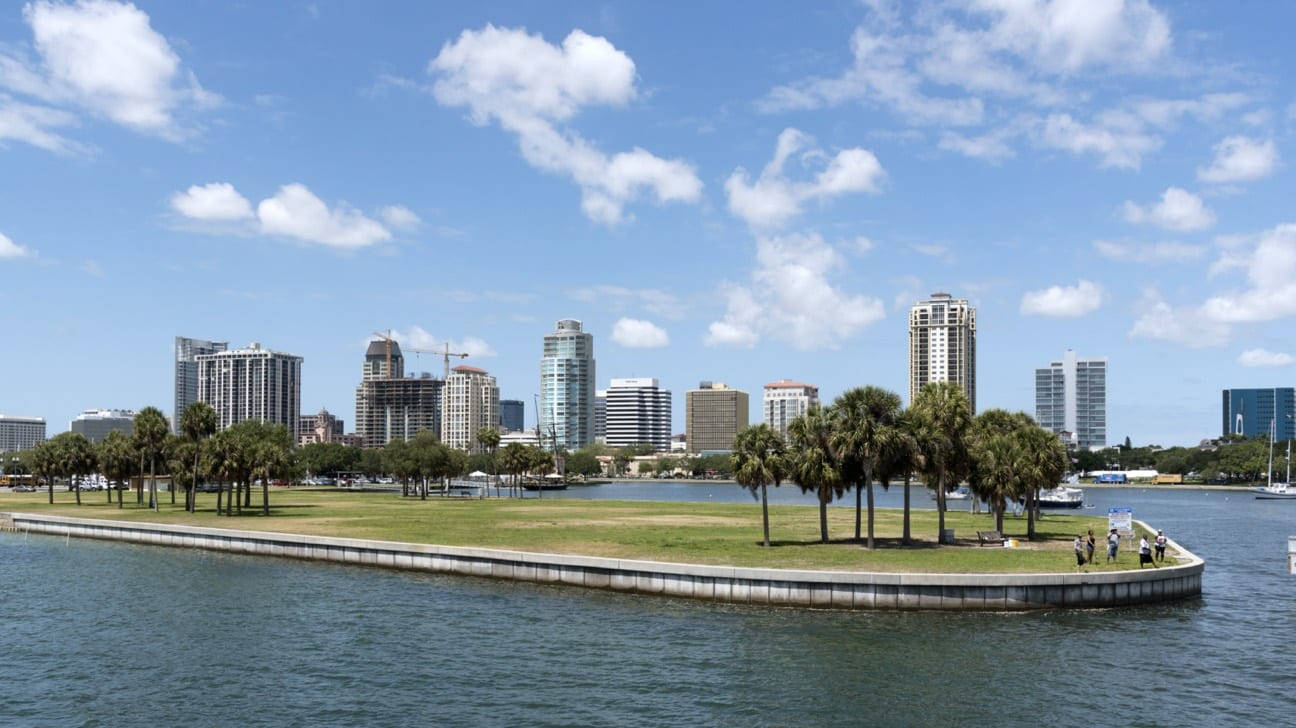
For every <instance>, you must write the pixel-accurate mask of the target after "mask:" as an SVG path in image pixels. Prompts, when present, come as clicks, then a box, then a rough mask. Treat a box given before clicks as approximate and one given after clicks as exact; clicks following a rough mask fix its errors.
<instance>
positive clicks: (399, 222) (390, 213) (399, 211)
mask: <svg viewBox="0 0 1296 728" xmlns="http://www.w3.org/2000/svg"><path fill="white" fill-rule="evenodd" d="M378 215H379V216H380V217H382V219H383V220H384V221H385V222H386V223H387V224H388V225H390V226H391V227H394V228H396V229H397V230H414V229H415V228H417V227H418V226H420V225H422V224H423V220H422V218H420V217H419V216H418V215H416V214H414V211H413V210H411V209H409V208H408V207H405V206H404V205H388V206H387V207H384V208H383V209H381V210H379V211H378Z"/></svg>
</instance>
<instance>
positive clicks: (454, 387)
mask: <svg viewBox="0 0 1296 728" xmlns="http://www.w3.org/2000/svg"><path fill="white" fill-rule="evenodd" d="M499 412H500V398H499V386H498V385H497V384H496V383H495V377H492V376H491V375H489V374H487V373H486V371H485V370H484V369H478V368H477V367H470V366H468V365H466V364H465V365H460V366H457V367H455V368H453V369H451V370H450V376H449V377H448V378H447V379H446V381H445V388H444V389H442V390H441V442H443V443H445V444H447V445H449V446H450V447H454V448H458V449H460V450H464V451H467V452H473V453H476V452H483V448H482V445H481V443H479V442H478V441H477V431H478V430H480V429H482V428H483V427H491V428H494V427H496V426H497V424H498V423H499Z"/></svg>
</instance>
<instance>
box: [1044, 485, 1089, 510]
mask: <svg viewBox="0 0 1296 728" xmlns="http://www.w3.org/2000/svg"><path fill="white" fill-rule="evenodd" d="M1082 505H1084V490H1083V489H1081V488H1068V487H1067V486H1065V485H1059V486H1058V487H1056V488H1053V489H1051V490H1042V491H1040V494H1039V507H1040V508H1079V507H1080V506H1082Z"/></svg>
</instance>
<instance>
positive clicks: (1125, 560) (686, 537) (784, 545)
mask: <svg viewBox="0 0 1296 728" xmlns="http://www.w3.org/2000/svg"><path fill="white" fill-rule="evenodd" d="M47 497H48V496H47V494H46V493H44V492H37V493H13V494H9V493H4V494H0V510H4V511H19V512H28V513H54V514H58V515H65V516H79V517H84V518H108V519H118V520H124V521H152V522H159V523H180V524H188V525H197V526H210V527H218V528H240V529H247V530H258V531H280V532H285V533H301V534H312V535H319V536H340V537H348V538H370V539H381V540H385V541H405V542H413V543H433V544H442V545H449V546H483V547H494V548H508V549H517V550H522V551H542V552H554V553H571V554H586V555H590V556H608V557H614V558H631V559H650V560H658V561H683V562H692V563H704V564H726V565H734V566H762V567H774V568H789V569H833V570H853V571H889V572H945V573H966V572H1061V571H1072V570H1074V567H1075V560H1074V557H1073V556H1072V550H1071V543H1072V539H1073V538H1075V534H1076V533H1082V532H1084V531H1085V530H1087V529H1090V528H1092V529H1093V530H1094V533H1095V534H1097V535H1098V539H1099V543H1098V552H1099V558H1098V562H1099V563H1098V564H1096V565H1094V566H1092V567H1090V568H1091V569H1092V570H1093V571H1107V570H1114V569H1130V568H1134V569H1136V568H1138V556H1137V554H1136V553H1132V550H1131V549H1129V548H1128V547H1127V546H1126V544H1124V543H1122V549H1121V555H1120V560H1119V562H1118V563H1117V564H1115V565H1113V566H1111V567H1108V566H1107V565H1106V564H1104V563H1102V562H1104V561H1105V560H1106V559H1105V557H1104V542H1103V540H1102V535H1103V533H1104V532H1105V530H1106V519H1105V518H1099V517H1093V516H1081V515H1070V514H1067V515H1062V514H1057V513H1047V514H1046V515H1045V517H1044V518H1043V519H1042V520H1041V521H1040V522H1039V523H1038V524H1037V529H1036V532H1037V534H1038V536H1039V538H1040V540H1037V541H1035V542H1031V543H1027V542H1026V541H1025V540H1024V539H1025V535H1026V519H1025V518H1013V517H1012V516H1008V517H1006V518H1005V519H1004V531H1005V535H1006V536H1008V537H1010V538H1011V537H1020V538H1021V539H1022V541H1021V547H1020V548H1017V549H1005V548H999V547H993V546H986V547H979V546H977V541H976V532H977V531H978V530H983V531H984V530H990V529H992V528H994V519H993V517H992V516H990V515H985V514H981V515H972V514H970V513H967V512H952V513H947V514H946V518H945V520H946V527H947V528H953V529H955V532H956V535H957V536H958V539H959V541H958V544H957V545H954V546H938V545H937V544H936V531H937V523H936V512H935V511H932V510H916V509H915V510H914V511H913V515H912V529H913V535H914V537H915V541H916V542H915V543H914V545H912V546H909V547H905V546H902V545H901V543H900V535H901V529H902V524H903V514H902V512H901V511H899V510H891V509H886V510H883V509H879V510H878V511H877V527H876V534H877V536H878V537H879V547H878V548H877V549H875V550H873V551H869V550H867V549H865V548H863V547H862V546H861V545H860V544H858V543H855V542H854V541H853V540H852V537H853V536H854V528H855V526H854V523H855V521H854V509H851V508H830V509H829V512H828V521H829V522H828V528H829V536H830V537H831V538H832V539H833V540H832V542H830V543H828V544H821V543H819V541H818V538H819V513H818V509H817V508H815V507H813V506H770V539H771V541H772V542H773V544H774V545H773V548H769V549H765V548H762V547H761V546H760V543H759V542H760V536H761V521H760V506H759V505H758V504H754V503H753V504H745V503H740V504H726V503H682V502H658V501H591V500H569V499H557V498H548V499H537V498H534V497H530V498H527V499H525V500H518V499H509V498H489V499H486V500H477V499H466V498H465V499H457V498H448V499H442V498H436V497H434V498H429V499H428V500H427V501H420V500H418V499H416V498H401V497H400V496H399V495H393V494H386V493H349V492H336V493H332V492H315V491H311V492H307V491H292V490H285V489H282V488H275V489H273V490H272V491H271V494H270V503H271V509H270V510H271V513H270V515H269V516H262V515H260V500H261V493H260V492H259V489H258V490H254V491H253V498H252V500H253V508H252V509H251V511H250V512H249V511H246V510H245V513H246V515H242V516H234V517H233V518H229V517H220V516H217V515H216V513H215V504H216V496H215V495H214V494H199V500H198V506H199V511H198V513H196V514H190V513H186V512H185V511H184V510H183V508H182V507H181V506H172V505H170V504H169V502H164V504H163V505H162V508H161V511H160V512H159V513H154V512H152V511H150V510H148V509H146V508H143V507H141V506H137V505H135V503H134V500H135V499H134V497H133V494H131V495H128V496H127V499H126V500H127V503H126V506H125V508H122V509H120V510H119V509H118V508H117V505H116V504H115V503H114V504H113V505H111V506H109V505H107V504H106V503H105V496H104V494H103V493H83V494H82V498H81V500H82V502H83V503H84V505H81V506H77V505H76V503H75V500H74V496H73V494H71V493H55V494H54V498H55V504H54V505H52V506H51V505H49V504H48V503H47V502H46V501H47ZM160 497H161V498H162V499H163V500H164V501H168V500H169V498H168V496H167V494H165V493H162V494H160ZM182 500H183V497H182Z"/></svg>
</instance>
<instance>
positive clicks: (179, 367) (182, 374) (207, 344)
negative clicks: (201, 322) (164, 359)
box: [171, 336, 229, 431]
mask: <svg viewBox="0 0 1296 728" xmlns="http://www.w3.org/2000/svg"><path fill="white" fill-rule="evenodd" d="M228 348H229V343H228V342H225V341H205V340H203V339H190V338H186V337H184V336H177V337H175V405H174V407H175V408H174V409H173V410H171V429H172V430H176V431H178V429H177V428H179V427H180V415H182V414H184V411H185V408H186V407H188V406H189V405H191V404H193V403H194V402H197V401H198V358H197V357H199V356H200V355H203V354H215V353H217V352H221V351H225V350H226V349H228Z"/></svg>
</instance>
